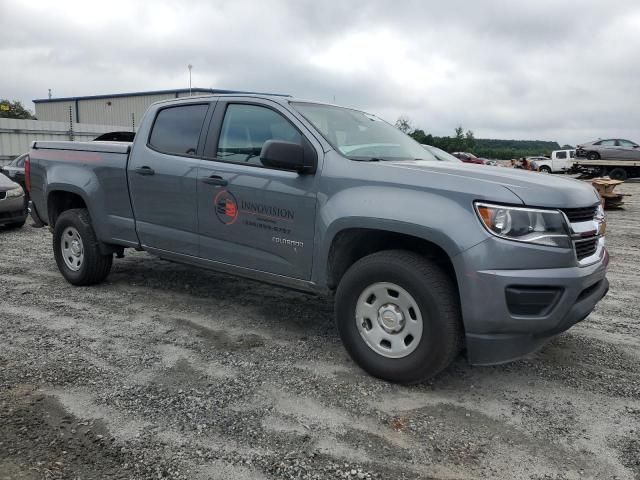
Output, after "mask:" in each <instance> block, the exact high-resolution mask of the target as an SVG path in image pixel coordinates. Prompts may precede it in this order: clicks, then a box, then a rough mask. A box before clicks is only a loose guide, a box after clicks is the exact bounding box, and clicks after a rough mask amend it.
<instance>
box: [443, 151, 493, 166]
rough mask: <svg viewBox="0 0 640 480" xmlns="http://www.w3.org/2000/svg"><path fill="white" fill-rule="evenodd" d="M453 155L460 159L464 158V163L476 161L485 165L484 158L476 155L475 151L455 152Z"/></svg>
mask: <svg viewBox="0 0 640 480" xmlns="http://www.w3.org/2000/svg"><path fill="white" fill-rule="evenodd" d="M451 155H453V156H454V157H456V158H457V159H459V160H462V161H463V162H464V163H475V164H477V165H484V163H485V162H484V160H482V159H481V158H478V157H476V156H475V155H474V154H473V153H468V152H453V153H452V154H451Z"/></svg>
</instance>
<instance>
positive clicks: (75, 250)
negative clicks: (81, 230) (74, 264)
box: [71, 240, 80, 257]
mask: <svg viewBox="0 0 640 480" xmlns="http://www.w3.org/2000/svg"><path fill="white" fill-rule="evenodd" d="M71 253H72V254H73V255H74V256H76V257H79V256H80V244H79V243H78V241H77V240H74V241H73V242H71Z"/></svg>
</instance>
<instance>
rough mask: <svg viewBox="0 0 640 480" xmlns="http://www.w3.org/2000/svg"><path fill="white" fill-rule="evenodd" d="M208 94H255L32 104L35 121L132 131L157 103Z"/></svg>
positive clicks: (144, 95) (166, 94) (162, 93)
mask: <svg viewBox="0 0 640 480" xmlns="http://www.w3.org/2000/svg"><path fill="white" fill-rule="evenodd" d="M212 93H256V92H240V91H237V90H219V89H212V88H192V89H191V90H189V89H188V88H183V89H177V90H158V91H155V92H133V93H116V94H111V95H93V96H89V97H66V98H41V99H36V100H34V101H33V103H34V104H35V106H36V117H37V119H38V120H46V121H55V122H67V123H69V122H74V123H83V124H94V125H114V126H115V125H117V126H120V127H122V126H128V127H130V128H131V130H135V128H137V127H138V125H139V124H140V120H142V116H143V115H144V112H145V111H146V110H147V108H148V107H149V105H151V104H152V103H153V102H157V101H158V100H167V99H170V98H178V97H188V96H189V94H191V95H208V94H212Z"/></svg>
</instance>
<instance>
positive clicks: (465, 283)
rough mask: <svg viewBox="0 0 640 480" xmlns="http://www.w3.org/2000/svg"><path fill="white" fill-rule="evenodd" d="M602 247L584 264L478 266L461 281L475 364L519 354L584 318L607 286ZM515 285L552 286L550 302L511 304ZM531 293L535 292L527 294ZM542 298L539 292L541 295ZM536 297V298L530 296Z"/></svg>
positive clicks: (521, 289)
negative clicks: (540, 305) (539, 305)
mask: <svg viewBox="0 0 640 480" xmlns="http://www.w3.org/2000/svg"><path fill="white" fill-rule="evenodd" d="M608 263H609V255H608V253H607V251H606V249H604V248H603V249H602V251H601V252H600V258H599V259H598V261H597V262H596V263H593V264H591V265H589V266H583V267H579V266H575V267H568V268H538V269H527V270H512V269H509V270H486V269H483V270H477V271H475V272H472V273H470V274H467V275H465V277H464V279H462V280H461V281H460V296H461V300H462V312H463V319H464V325H465V332H466V343H467V355H468V359H469V362H470V363H471V364H474V365H493V364H499V363H505V362H509V361H512V360H516V359H518V358H521V357H523V356H525V355H527V354H529V353H531V352H533V351H535V350H537V349H538V348H540V347H541V346H542V345H544V343H545V342H546V341H547V340H549V339H550V338H551V337H553V336H554V335H556V334H558V333H560V332H563V331H565V330H567V329H569V328H570V327H571V326H573V325H574V324H576V323H578V322H580V321H582V320H584V319H585V318H586V317H587V316H588V315H589V314H590V313H591V312H592V311H593V309H594V308H595V306H596V304H597V303H598V302H599V301H600V300H601V299H602V298H603V297H604V296H605V295H606V293H607V291H608V290H609V282H608V280H607V278H606V269H607V265H608ZM507 289H509V291H510V292H513V291H514V290H516V291H518V292H520V293H521V292H525V294H523V295H522V296H524V297H526V292H549V291H551V292H555V295H549V296H547V297H546V298H548V299H551V300H549V304H548V305H546V306H543V308H539V309H538V311H537V312H536V313H534V314H531V312H530V311H531V310H534V311H535V310H536V308H537V307H536V305H535V304H534V305H533V308H530V307H531V304H530V303H529V304H524V308H522V307H523V304H520V305H516V306H515V307H514V304H513V301H514V300H513V299H514V298H518V296H517V295H516V296H515V297H514V296H511V297H510V298H508V297H509V296H508V295H507ZM531 298H539V297H535V296H534V297H528V299H529V300H531ZM543 298H545V297H544V295H543ZM534 303H535V302H534Z"/></svg>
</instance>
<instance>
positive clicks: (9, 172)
mask: <svg viewBox="0 0 640 480" xmlns="http://www.w3.org/2000/svg"><path fill="white" fill-rule="evenodd" d="M27 155H28V154H26V153H25V154H23V155H20V156H19V157H16V158H14V159H13V160H12V161H11V163H9V164H8V165H5V166H4V167H2V168H0V173H4V174H5V175H6V176H7V177H9V178H10V179H11V180H13V181H14V182H16V183H17V184H19V185H20V186H21V187H22V188H23V189H25V191H26V188H25V184H24V161H25V160H26V158H27Z"/></svg>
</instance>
